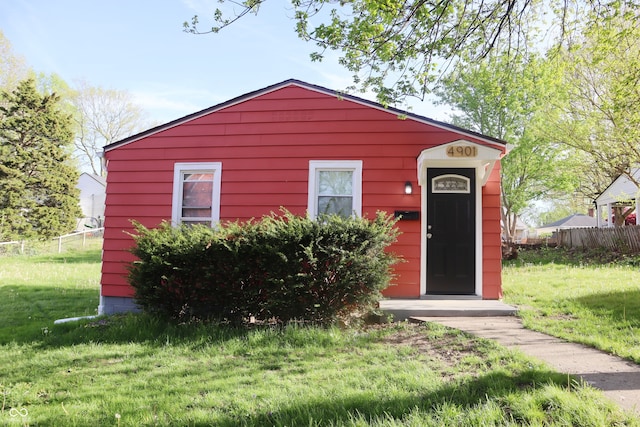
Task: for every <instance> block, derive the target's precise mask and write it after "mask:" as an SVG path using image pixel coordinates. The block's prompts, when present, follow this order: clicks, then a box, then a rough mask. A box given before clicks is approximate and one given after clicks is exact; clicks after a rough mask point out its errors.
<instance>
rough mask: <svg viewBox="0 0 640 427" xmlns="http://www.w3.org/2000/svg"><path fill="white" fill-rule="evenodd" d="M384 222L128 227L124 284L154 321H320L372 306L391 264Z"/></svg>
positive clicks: (288, 219) (299, 220) (296, 220)
mask: <svg viewBox="0 0 640 427" xmlns="http://www.w3.org/2000/svg"><path fill="white" fill-rule="evenodd" d="M394 224H395V221H394V220H392V219H391V218H390V217H388V216H386V215H385V214H382V213H380V214H378V215H377V216H376V217H375V218H374V219H373V220H368V219H364V218H342V217H339V216H336V215H333V216H326V217H322V218H321V219H320V220H317V221H313V220H311V219H309V218H305V217H300V216H295V215H293V214H291V213H289V212H287V211H283V215H281V216H276V215H275V214H272V215H270V216H266V217H264V218H262V219H261V220H260V221H250V222H247V223H238V222H231V223H226V224H222V225H220V226H219V227H217V228H214V229H212V228H208V227H204V226H184V225H183V226H180V227H172V226H171V225H170V224H168V223H164V224H162V225H161V226H160V227H158V228H156V229H147V228H145V227H143V226H142V225H140V224H136V232H137V234H136V235H134V239H135V242H136V246H135V247H134V248H133V250H132V251H133V253H134V254H135V255H136V256H137V257H138V258H139V260H138V261H136V262H134V263H133V264H132V265H131V267H130V273H129V281H130V283H131V285H132V286H133V288H134V289H135V298H136V301H137V303H138V304H139V305H140V306H141V307H143V309H145V310H147V311H149V312H153V313H156V314H159V315H161V316H164V317H171V318H179V319H182V320H184V319H193V318H198V319H210V318H216V319H224V320H227V321H231V322H236V323H237V322H243V321H246V320H247V319H252V318H255V319H258V320H263V321H264V320H276V321H278V322H288V321H291V320H294V319H297V320H305V321H312V322H316V323H328V322H331V321H333V320H335V319H336V318H338V317H341V316H345V315H347V314H349V313H352V312H354V311H363V310H364V311H366V310H367V308H369V307H371V306H373V305H374V304H376V303H377V301H378V300H379V298H380V291H381V290H382V289H384V288H386V287H387V286H388V285H389V281H390V279H391V276H392V273H391V268H390V267H391V265H392V264H393V263H394V262H396V261H397V258H396V257H395V256H393V255H392V254H390V253H389V252H387V248H388V246H389V245H390V244H391V243H392V242H393V241H395V239H396V237H397V231H396V230H395V229H394Z"/></svg>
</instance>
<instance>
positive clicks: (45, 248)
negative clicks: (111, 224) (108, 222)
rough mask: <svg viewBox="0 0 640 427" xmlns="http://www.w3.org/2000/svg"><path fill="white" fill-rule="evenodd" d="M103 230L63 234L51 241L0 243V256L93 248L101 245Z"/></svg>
mask: <svg viewBox="0 0 640 427" xmlns="http://www.w3.org/2000/svg"><path fill="white" fill-rule="evenodd" d="M103 234H104V228H93V229H91V230H85V231H79V232H77V233H71V234H65V235H64V236H60V237H56V238H54V239H51V240H45V241H42V240H17V241H13V242H0V256H11V255H40V254H50V253H62V252H65V251H68V250H74V249H75V250H78V249H85V248H89V247H91V248H95V247H100V246H101V245H102V237H103Z"/></svg>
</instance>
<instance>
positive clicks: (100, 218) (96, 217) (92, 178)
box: [76, 172, 107, 231]
mask: <svg viewBox="0 0 640 427" xmlns="http://www.w3.org/2000/svg"><path fill="white" fill-rule="evenodd" d="M77 187H78V189H79V190H80V209H82V215H83V218H79V219H78V224H77V226H76V229H77V230H78V231H83V230H86V229H87V228H96V227H101V226H102V224H103V223H104V201H105V194H106V188H107V182H106V181H105V179H104V178H103V177H101V176H98V175H94V174H91V173H86V172H84V173H82V174H81V175H80V178H79V179H78V185H77Z"/></svg>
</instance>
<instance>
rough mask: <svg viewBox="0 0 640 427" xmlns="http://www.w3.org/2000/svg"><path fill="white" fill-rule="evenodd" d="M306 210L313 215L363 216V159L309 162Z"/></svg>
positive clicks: (315, 216) (314, 216)
mask: <svg viewBox="0 0 640 427" xmlns="http://www.w3.org/2000/svg"><path fill="white" fill-rule="evenodd" d="M308 197H309V199H308V206H307V208H308V211H309V214H310V216H311V217H312V218H317V217H318V216H321V215H330V214H337V215H341V216H344V217H349V216H352V215H356V216H361V215H362V160H311V161H309V195H308Z"/></svg>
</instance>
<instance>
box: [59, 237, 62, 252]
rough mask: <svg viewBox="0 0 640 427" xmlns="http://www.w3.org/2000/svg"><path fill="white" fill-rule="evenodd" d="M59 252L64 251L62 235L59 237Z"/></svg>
mask: <svg viewBox="0 0 640 427" xmlns="http://www.w3.org/2000/svg"><path fill="white" fill-rule="evenodd" d="M58 253H62V236H60V237H58Z"/></svg>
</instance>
